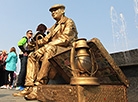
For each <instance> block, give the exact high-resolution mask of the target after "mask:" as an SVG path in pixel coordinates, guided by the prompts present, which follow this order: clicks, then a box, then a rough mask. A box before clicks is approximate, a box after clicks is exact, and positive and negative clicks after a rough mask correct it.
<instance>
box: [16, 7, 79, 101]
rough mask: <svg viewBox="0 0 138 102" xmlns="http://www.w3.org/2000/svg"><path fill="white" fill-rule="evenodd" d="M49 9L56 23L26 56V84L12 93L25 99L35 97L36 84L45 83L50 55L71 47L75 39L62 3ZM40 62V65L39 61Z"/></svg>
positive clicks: (71, 25) (72, 27) (73, 25)
mask: <svg viewBox="0 0 138 102" xmlns="http://www.w3.org/2000/svg"><path fill="white" fill-rule="evenodd" d="M49 11H50V12H51V13H52V17H53V18H54V19H55V20H56V23H55V24H54V25H53V26H52V27H51V29H50V33H49V34H48V35H46V36H45V37H44V38H43V39H41V40H39V41H38V44H39V45H43V47H41V48H39V49H38V50H36V51H35V52H32V53H30V54H29V56H28V62H27V75H26V83H25V86H27V87H26V88H25V89H24V90H23V91H21V92H20V93H14V94H13V95H14V96H24V97H25V98H26V99H29V100H33V99H37V85H43V84H47V82H48V76H49V70H50V68H51V63H50V62H49V61H48V59H49V58H50V57H52V56H53V55H55V54H56V53H57V52H60V49H67V48H68V47H71V45H72V42H73V41H74V40H76V39H77V30H76V26H75V23H74V22H73V20H72V19H69V18H67V17H66V16H65V6H64V5H54V6H52V7H51V8H50V9H49ZM40 61H41V62H42V64H41V65H40V64H39V62H40Z"/></svg>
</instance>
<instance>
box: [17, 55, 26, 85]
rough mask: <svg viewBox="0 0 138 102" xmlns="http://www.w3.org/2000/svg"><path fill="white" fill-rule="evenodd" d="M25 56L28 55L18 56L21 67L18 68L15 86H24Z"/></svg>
mask: <svg viewBox="0 0 138 102" xmlns="http://www.w3.org/2000/svg"><path fill="white" fill-rule="evenodd" d="M27 58H28V56H22V57H20V61H21V69H20V73H19V75H18V80H17V86H22V87H24V84H25V77H26V70H27Z"/></svg>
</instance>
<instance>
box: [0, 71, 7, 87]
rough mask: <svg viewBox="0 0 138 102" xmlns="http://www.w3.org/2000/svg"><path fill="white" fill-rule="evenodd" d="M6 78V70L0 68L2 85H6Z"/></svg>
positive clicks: (0, 82)
mask: <svg viewBox="0 0 138 102" xmlns="http://www.w3.org/2000/svg"><path fill="white" fill-rule="evenodd" d="M6 81H7V80H6V79H5V70H4V69H0V86H2V85H6Z"/></svg>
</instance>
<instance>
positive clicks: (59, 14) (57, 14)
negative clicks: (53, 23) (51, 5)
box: [52, 8, 64, 20]
mask: <svg viewBox="0 0 138 102" xmlns="http://www.w3.org/2000/svg"><path fill="white" fill-rule="evenodd" d="M63 14H64V9H62V8H55V9H53V10H52V17H53V18H54V19H55V20H60V19H61V17H62V16H63Z"/></svg>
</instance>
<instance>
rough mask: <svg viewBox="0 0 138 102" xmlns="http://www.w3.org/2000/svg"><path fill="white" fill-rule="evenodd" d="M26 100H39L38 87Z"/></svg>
mask: <svg viewBox="0 0 138 102" xmlns="http://www.w3.org/2000/svg"><path fill="white" fill-rule="evenodd" d="M24 98H25V99H26V100H37V86H34V87H33V91H32V92H31V93H30V94H28V95H25V96H24Z"/></svg>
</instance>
